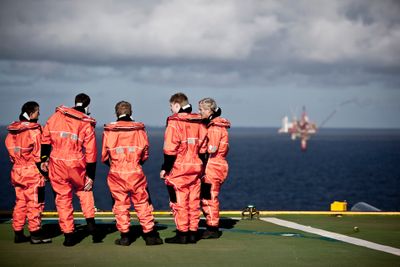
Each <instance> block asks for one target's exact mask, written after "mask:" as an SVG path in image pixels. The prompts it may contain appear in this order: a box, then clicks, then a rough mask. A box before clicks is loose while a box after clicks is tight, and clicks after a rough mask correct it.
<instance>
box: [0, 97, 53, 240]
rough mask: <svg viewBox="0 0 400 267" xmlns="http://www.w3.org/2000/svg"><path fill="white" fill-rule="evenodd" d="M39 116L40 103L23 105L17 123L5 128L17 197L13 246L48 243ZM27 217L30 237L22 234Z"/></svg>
mask: <svg viewBox="0 0 400 267" xmlns="http://www.w3.org/2000/svg"><path fill="white" fill-rule="evenodd" d="M39 115H40V113H39V104H38V103H36V102H34V101H29V102H26V103H25V104H24V105H23V106H22V109H21V115H20V116H19V120H20V121H18V122H13V123H11V124H10V125H9V126H8V131H9V133H8V135H7V137H6V140H5V143H6V147H7V150H8V153H9V155H10V160H11V162H12V163H13V168H12V170H11V183H12V185H13V186H14V188H15V195H16V199H15V206H14V211H13V222H12V227H13V229H14V233H15V236H14V243H22V242H27V241H29V240H30V242H31V243H32V244H40V243H50V242H51V239H50V238H48V237H47V236H46V235H45V234H44V233H43V231H42V229H41V212H42V211H43V209H44V189H45V187H44V184H45V180H44V177H43V175H45V174H46V173H45V171H46V167H44V166H43V165H42V163H41V160H40V138H41V134H42V128H41V126H40V124H39V123H37V121H38V118H39ZM41 165H42V166H41ZM26 218H28V229H29V232H30V234H31V236H30V238H28V237H27V236H25V235H24V225H25V220H26Z"/></svg>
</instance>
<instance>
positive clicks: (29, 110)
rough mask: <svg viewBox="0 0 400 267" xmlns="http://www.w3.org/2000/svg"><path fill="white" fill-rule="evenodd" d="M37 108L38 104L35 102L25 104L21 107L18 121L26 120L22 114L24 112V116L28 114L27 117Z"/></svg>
mask: <svg viewBox="0 0 400 267" xmlns="http://www.w3.org/2000/svg"><path fill="white" fill-rule="evenodd" d="M37 108H39V104H38V103H37V102H35V101H29V102H26V103H25V104H23V105H22V108H21V114H20V115H19V119H20V120H28V119H27V118H25V117H24V116H23V115H22V114H24V113H25V112H26V114H28V116H30V115H31V114H32V113H34V112H35V111H36V109H37Z"/></svg>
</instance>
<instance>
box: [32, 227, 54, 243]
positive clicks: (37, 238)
mask: <svg viewBox="0 0 400 267" xmlns="http://www.w3.org/2000/svg"><path fill="white" fill-rule="evenodd" d="M42 243H51V238H50V237H48V236H47V235H46V234H44V233H43V231H42V229H39V230H36V231H33V232H31V244H42Z"/></svg>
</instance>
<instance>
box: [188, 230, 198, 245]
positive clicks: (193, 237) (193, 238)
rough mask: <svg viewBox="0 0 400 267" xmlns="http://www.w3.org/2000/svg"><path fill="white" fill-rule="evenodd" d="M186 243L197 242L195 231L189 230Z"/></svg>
mask: <svg viewBox="0 0 400 267" xmlns="http://www.w3.org/2000/svg"><path fill="white" fill-rule="evenodd" d="M188 243H192V244H196V243H197V231H189V238H188Z"/></svg>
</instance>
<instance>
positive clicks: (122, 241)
mask: <svg viewBox="0 0 400 267" xmlns="http://www.w3.org/2000/svg"><path fill="white" fill-rule="evenodd" d="M131 243H132V240H131V238H130V236H129V232H128V233H121V238H119V239H117V240H115V245H119V246H129V245H130V244H131Z"/></svg>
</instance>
